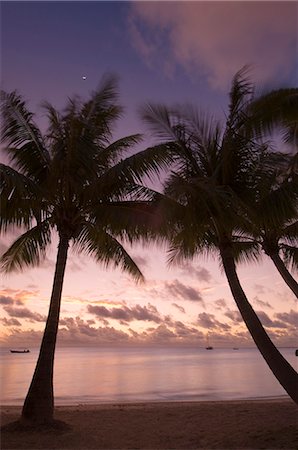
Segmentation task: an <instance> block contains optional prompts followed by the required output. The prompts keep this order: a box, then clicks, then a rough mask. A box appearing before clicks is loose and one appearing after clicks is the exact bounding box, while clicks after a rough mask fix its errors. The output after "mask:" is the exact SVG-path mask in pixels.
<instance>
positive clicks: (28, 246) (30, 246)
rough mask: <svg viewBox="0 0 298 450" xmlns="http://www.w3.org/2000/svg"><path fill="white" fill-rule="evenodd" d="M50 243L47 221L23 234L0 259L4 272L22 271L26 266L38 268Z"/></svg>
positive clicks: (49, 230) (49, 227)
mask: <svg viewBox="0 0 298 450" xmlns="http://www.w3.org/2000/svg"><path fill="white" fill-rule="evenodd" d="M50 243H51V225H50V222H49V221H48V220H46V221H43V222H41V223H39V224H37V225H36V226H35V227H33V228H30V229H29V230H28V231H26V232H25V233H23V234H22V235H21V236H20V237H19V238H18V239H16V241H14V243H13V244H12V245H11V247H10V248H9V249H8V250H7V251H6V252H5V253H4V254H3V255H2V257H1V259H0V264H1V268H2V270H3V271H4V272H12V271H13V270H23V269H24V267H26V266H38V265H39V263H40V262H41V261H42V260H43V259H44V258H45V255H46V249H47V247H48V245H49V244H50Z"/></svg>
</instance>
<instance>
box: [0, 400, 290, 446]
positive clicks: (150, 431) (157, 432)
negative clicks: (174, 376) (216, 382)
mask: <svg viewBox="0 0 298 450" xmlns="http://www.w3.org/2000/svg"><path fill="white" fill-rule="evenodd" d="M19 414H20V407H15V406H4V407H3V408H2V411H1V416H2V425H5V424H7V423H9V422H12V421H14V420H17V418H18V417H19ZM55 418H56V419H59V420H63V421H65V422H67V423H68V424H69V425H70V426H71V429H70V430H67V431H57V430H51V431H49V430H47V431H45V430H44V431H27V432H19V431H18V432H12V431H2V433H1V448H2V449H3V450H5V449H30V450H33V449H48V450H50V449H61V450H62V449H80V450H85V449H86V450H87V449H177V450H178V449H206V450H207V449H229V450H230V449H258V450H259V449H287V450H290V449H298V407H297V406H296V405H295V404H294V403H293V402H292V401H290V400H254V401H253V400H247V401H229V402H201V403H200V402H175V403H144V404H140V403H139V404H109V405H107V404H101V405H77V406H57V407H56V414H55Z"/></svg>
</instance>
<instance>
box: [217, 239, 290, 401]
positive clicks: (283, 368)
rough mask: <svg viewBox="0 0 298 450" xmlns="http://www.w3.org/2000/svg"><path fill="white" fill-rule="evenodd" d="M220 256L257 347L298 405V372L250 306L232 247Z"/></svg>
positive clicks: (236, 300) (221, 249) (225, 249)
mask: <svg viewBox="0 0 298 450" xmlns="http://www.w3.org/2000/svg"><path fill="white" fill-rule="evenodd" d="M220 254H221V258H222V262H223V267H224V271H225V274H226V276H227V279H228V282H229V286H230V289H231V292H232V294H233V297H234V300H235V302H236V304H237V306H238V309H239V311H240V314H241V316H242V318H243V320H244V322H245V324H246V326H247V328H248V330H249V332H250V334H251V336H252V338H253V340H254V341H255V344H256V346H257V347H258V349H259V351H260V352H261V354H262V356H263V358H264V359H265V361H266V362H267V364H268V366H269V367H270V369H271V371H272V372H273V374H274V376H275V377H276V378H277V380H278V381H279V383H280V384H281V385H282V387H283V388H284V389H285V391H286V392H287V393H288V394H289V396H290V397H291V398H292V400H294V402H295V403H297V404H298V374H297V372H296V371H295V370H294V369H293V367H292V366H291V365H290V364H289V363H288V361H287V360H286V359H285V358H284V357H283V356H282V355H281V353H280V352H279V351H278V350H277V348H276V347H275V345H274V344H273V342H272V341H271V339H270V338H269V336H268V334H267V333H266V331H265V329H264V328H263V325H262V324H261V322H260V320H259V318H258V316H257V315H256V313H255V311H254V310H253V308H252V306H251V305H250V303H249V301H248V299H247V297H246V295H245V293H244V291H243V289H242V287H241V285H240V282H239V278H238V275H237V272H236V266H235V261H234V257H233V253H232V248H231V246H229V245H226V244H225V245H220Z"/></svg>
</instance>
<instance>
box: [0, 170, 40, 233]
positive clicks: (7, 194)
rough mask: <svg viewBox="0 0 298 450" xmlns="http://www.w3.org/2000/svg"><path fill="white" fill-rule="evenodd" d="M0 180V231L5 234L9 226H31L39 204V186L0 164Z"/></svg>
mask: <svg viewBox="0 0 298 450" xmlns="http://www.w3.org/2000/svg"><path fill="white" fill-rule="evenodd" d="M0 178H1V188H0V204H1V216H0V231H3V232H6V231H7V229H8V228H9V227H11V226H17V227H18V226H21V225H24V226H25V227H29V226H31V223H32V221H33V220H35V219H36V218H37V217H36V207H37V203H38V204H39V203H40V197H41V191H40V187H39V185H37V184H36V183H34V182H33V181H32V180H31V179H30V178H28V177H26V176H25V175H23V174H21V173H19V172H17V171H16V170H14V169H13V168H11V167H9V166H7V165H5V164H0ZM37 209H38V208H37Z"/></svg>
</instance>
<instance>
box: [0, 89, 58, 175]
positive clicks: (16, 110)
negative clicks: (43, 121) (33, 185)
mask: <svg viewBox="0 0 298 450" xmlns="http://www.w3.org/2000/svg"><path fill="white" fill-rule="evenodd" d="M1 115H2V126H1V131H2V142H3V143H5V144H7V147H5V148H4V151H6V152H7V153H8V154H9V156H10V158H11V161H12V162H13V163H14V164H15V165H16V167H17V168H18V169H19V170H20V171H21V172H22V173H24V174H26V175H27V176H30V177H32V178H34V179H36V180H38V181H42V180H43V179H44V177H45V176H46V173H47V169H48V166H49V161H50V156H49V153H48V151H47V149H46V148H45V146H44V141H43V138H42V135H41V132H40V130H39V129H38V128H37V126H36V125H35V123H34V122H33V114H32V113H31V112H29V111H28V109H27V107H26V105H25V102H24V101H23V100H22V98H21V96H20V95H19V94H17V92H16V91H14V92H11V93H6V92H4V91H1Z"/></svg>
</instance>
